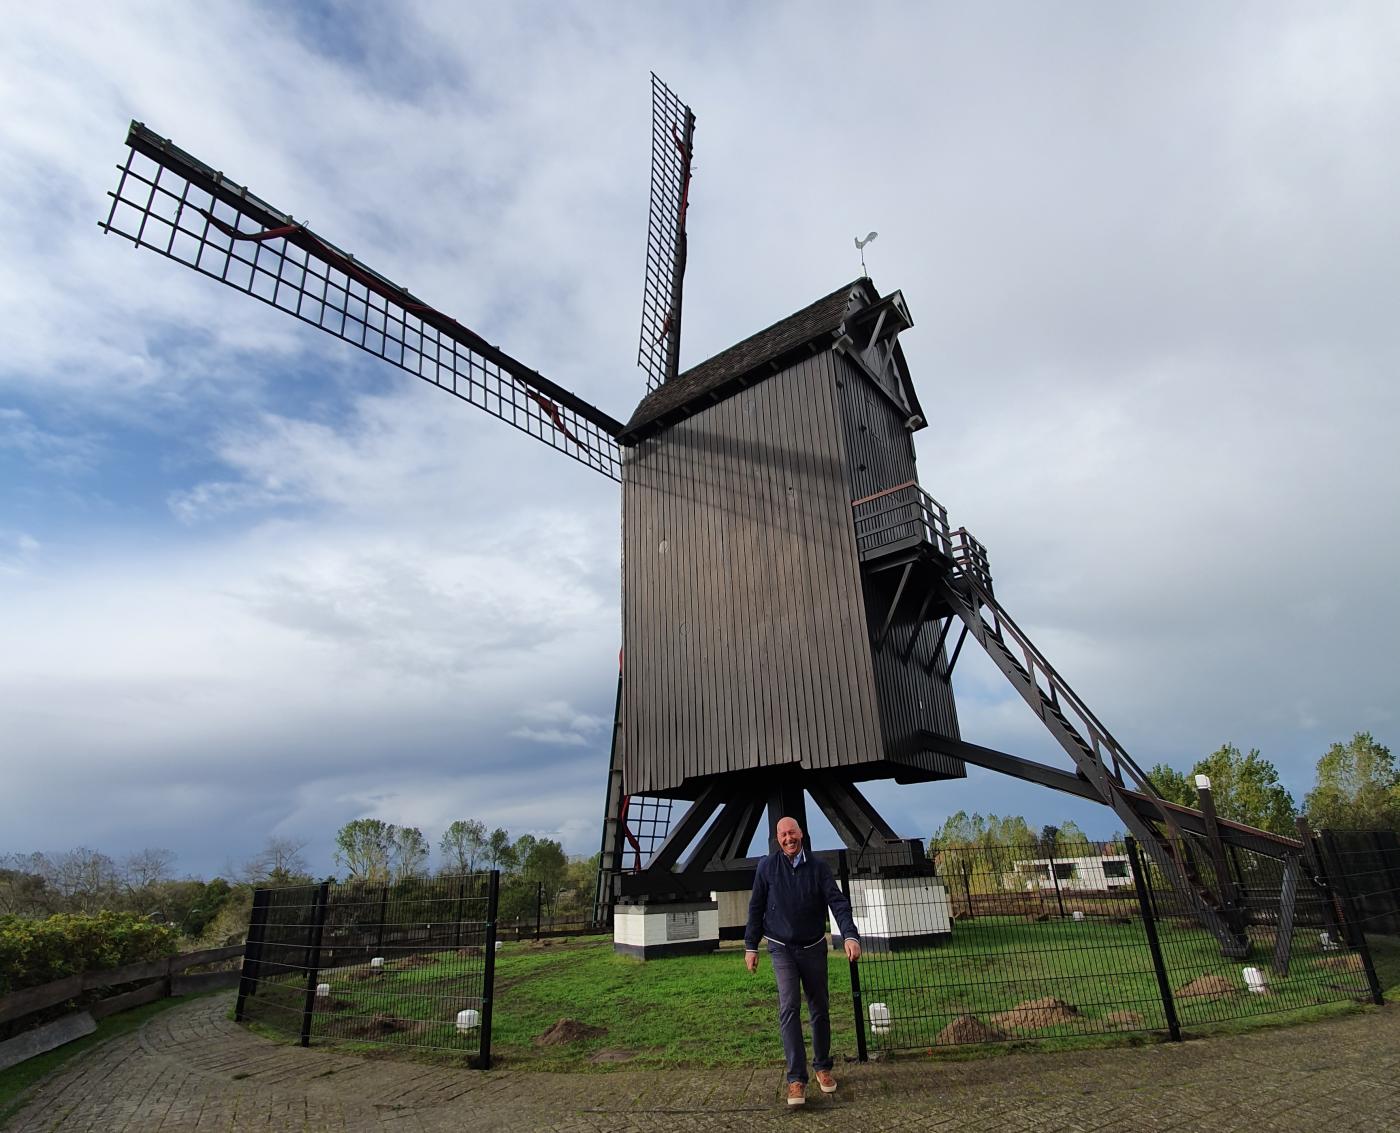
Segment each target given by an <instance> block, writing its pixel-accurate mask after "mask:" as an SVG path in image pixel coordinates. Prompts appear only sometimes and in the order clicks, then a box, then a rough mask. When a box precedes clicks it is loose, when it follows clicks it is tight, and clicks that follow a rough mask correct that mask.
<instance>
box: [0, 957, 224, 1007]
mask: <svg viewBox="0 0 1400 1133" xmlns="http://www.w3.org/2000/svg"><path fill="white" fill-rule="evenodd" d="M242 955H243V945H241V944H230V945H228V946H227V947H223V948H204V949H201V950H200V951H198V952H185V953H183V954H181V955H177V956H162V957H161V958H160V959H159V960H143V961H141V962H140V963H137V964H124V965H122V966H121V967H120V968H109V969H107V970H106V971H103V972H79V973H78V974H77V975H72V976H65V977H64V978H63V979H61V980H53V981H52V982H50V983H46V984H40V985H39V986H38V987H26V988H23V989H21V990H19V991H12V992H10V994H9V995H6V996H4V997H0V1023H9V1022H12V1021H13V1020H16V1019H22V1018H24V1017H25V1016H26V1015H33V1014H35V1013H37V1012H39V1011H44V1010H46V1009H47V1008H50V1007H56V1006H58V1005H59V1004H60V1003H65V1002H67V1001H68V1000H70V999H77V998H78V997H79V996H81V995H82V994H83V993H84V992H88V991H97V990H100V989H102V988H108V987H118V986H120V985H122V984H133V983H143V982H145V981H152V982H150V983H147V984H146V986H144V987H139V988H136V989H135V990H134V991H129V992H125V993H124V994H122V995H115V996H109V997H108V998H106V999H99V1000H98V1001H97V1002H96V1003H93V1004H91V1005H89V1006H88V1008H87V1010H88V1011H89V1012H91V1014H92V1016H93V1017H94V1018H96V1019H101V1018H104V1017H105V1016H107V1015H112V1014H114V1013H115V1012H118V1011H125V1010H126V1009H127V1008H129V1007H138V1006H140V1005H141V1004H143V1003H151V1002H153V1001H154V1000H157V999H163V998H165V997H166V996H167V995H190V994H192V993H195V992H200V991H209V990H212V989H213V988H217V987H233V986H235V985H236V984H237V982H238V972H237V971H227V972H207V973H203V974H199V975H193V976H182V975H180V974H179V973H182V972H186V971H188V970H189V969H190V968H197V967H200V966H202V965H204V964H217V963H219V962H220V961H224V960H233V959H236V958H238V957H240V956H242Z"/></svg>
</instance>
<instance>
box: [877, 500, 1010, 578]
mask: <svg viewBox="0 0 1400 1133" xmlns="http://www.w3.org/2000/svg"><path fill="white" fill-rule="evenodd" d="M851 517H852V519H853V521H854V523H855V528H856V548H857V550H858V551H859V552H860V561H861V562H862V563H863V564H866V565H867V566H868V567H869V568H870V569H871V570H884V569H886V568H888V567H892V566H899V565H901V564H902V563H907V562H910V561H912V560H915V559H923V560H932V561H933V563H934V564H935V565H936V566H938V567H941V568H943V569H946V570H950V571H951V573H952V575H953V577H954V578H961V577H968V576H970V577H971V578H973V579H975V580H976V581H977V582H978V583H980V584H981V585H982V587H983V588H984V589H986V590H987V592H988V593H990V592H991V588H992V572H991V567H990V565H989V564H988V562H987V549H986V548H985V547H984V546H982V544H981V543H980V542H978V541H977V539H975V538H974V537H973V536H972V534H971V533H970V532H969V531H968V530H967V528H965V527H959V528H958V529H957V530H956V531H953V530H951V529H950V528H949V526H948V509H947V508H945V507H944V506H943V505H942V504H940V503H939V502H938V501H937V500H935V499H934V498H933V497H932V496H930V495H929V494H928V493H927V492H925V491H924V490H923V489H922V488H920V487H919V485H918V484H917V483H915V482H914V481H912V480H910V481H908V482H907V483H904V484H897V485H895V486H894V487H893V488H886V489H885V490H884V491H883V492H876V493H875V494H874V495H871V496H866V497H865V498H863V499H859V500H855V501H854V502H853V503H852V504H851Z"/></svg>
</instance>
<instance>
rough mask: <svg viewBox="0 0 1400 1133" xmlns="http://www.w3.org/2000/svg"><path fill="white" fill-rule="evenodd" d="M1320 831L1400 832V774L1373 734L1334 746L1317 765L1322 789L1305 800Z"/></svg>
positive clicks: (1363, 733) (1309, 813) (1312, 819)
mask: <svg viewBox="0 0 1400 1133" xmlns="http://www.w3.org/2000/svg"><path fill="white" fill-rule="evenodd" d="M1303 807H1304V809H1305V810H1306V811H1307V815H1308V821H1309V822H1310V823H1311V824H1312V825H1313V826H1316V827H1319V828H1322V827H1328V826H1330V827H1334V828H1342V829H1352V830H1400V770H1397V769H1396V766H1395V758H1394V756H1392V755H1391V753H1390V749H1389V748H1388V747H1385V746H1384V745H1383V744H1379V743H1377V742H1376V740H1375V738H1374V737H1373V736H1372V735H1371V733H1370V732H1357V733H1356V734H1355V735H1354V736H1352V737H1351V739H1350V741H1348V742H1347V743H1345V744H1342V743H1334V744H1333V745H1332V746H1331V747H1329V748H1328V749H1327V751H1326V752H1325V753H1324V754H1323V756H1322V758H1321V759H1319V760H1318V761H1317V785H1316V786H1315V787H1314V788H1313V789H1312V790H1311V791H1310V792H1309V793H1308V796H1307V798H1305V799H1304V800H1303Z"/></svg>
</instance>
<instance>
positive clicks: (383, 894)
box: [374, 885, 389, 956]
mask: <svg viewBox="0 0 1400 1133" xmlns="http://www.w3.org/2000/svg"><path fill="white" fill-rule="evenodd" d="M388 916H389V887H388V886H387V885H385V886H383V887H382V888H381V889H380V890H379V932H378V934H377V935H376V936H375V939H374V954H375V955H376V956H383V955H384V922H385V921H386V920H387V919H388Z"/></svg>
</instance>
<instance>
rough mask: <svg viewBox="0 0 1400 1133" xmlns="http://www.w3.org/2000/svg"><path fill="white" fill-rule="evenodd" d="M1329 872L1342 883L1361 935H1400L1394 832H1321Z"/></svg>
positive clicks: (1399, 852) (1398, 841) (1399, 869)
mask: <svg viewBox="0 0 1400 1133" xmlns="http://www.w3.org/2000/svg"><path fill="white" fill-rule="evenodd" d="M1320 842H1321V852H1322V858H1323V860H1324V862H1325V868H1326V869H1327V870H1328V872H1329V873H1330V874H1331V875H1332V876H1333V877H1336V878H1337V879H1338V880H1339V881H1340V882H1341V887H1343V888H1344V889H1345V895H1346V899H1347V900H1348V901H1349V902H1350V904H1351V907H1352V911H1353V915H1354V919H1355V920H1356V922H1357V923H1358V924H1359V925H1360V927H1361V929H1362V931H1364V932H1378V933H1388V934H1396V933H1400V835H1397V834H1396V832H1395V831H1393V830H1324V831H1323V832H1322V834H1321V837H1320Z"/></svg>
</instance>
